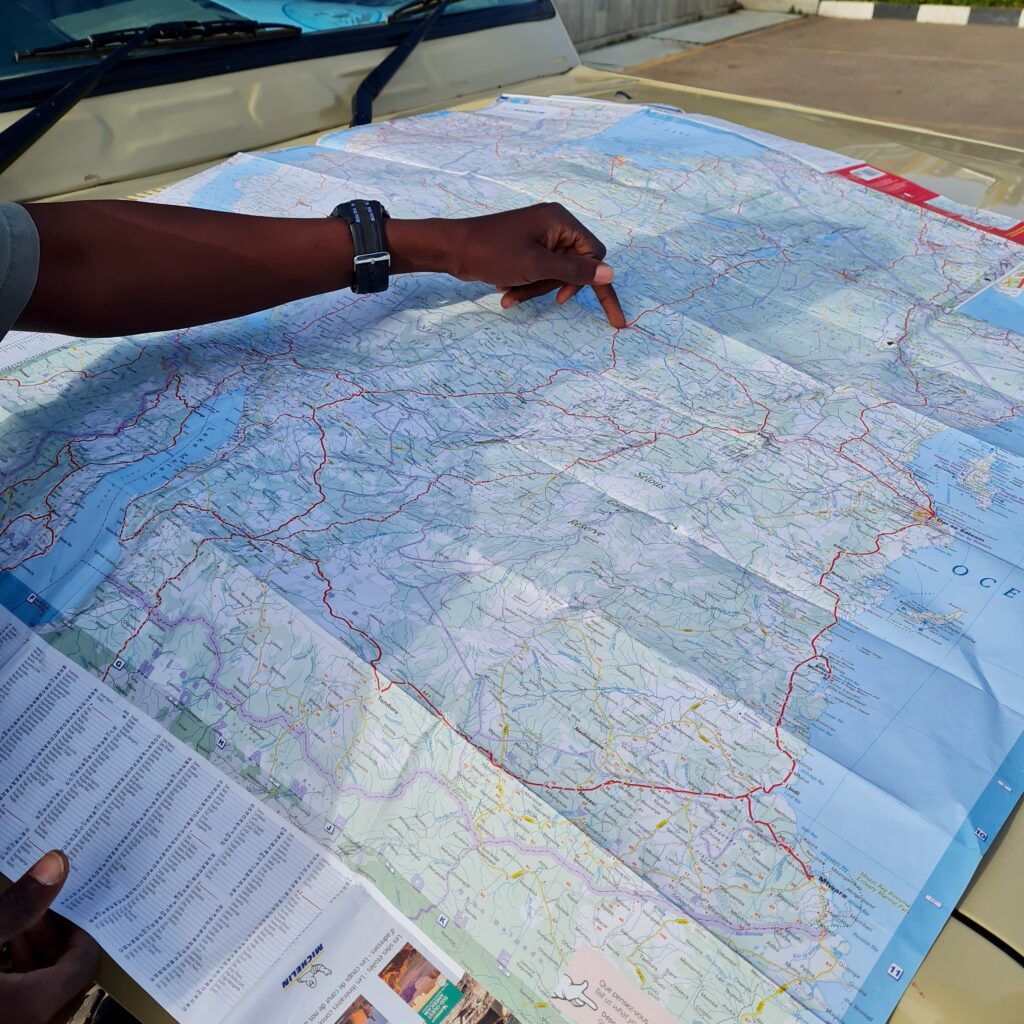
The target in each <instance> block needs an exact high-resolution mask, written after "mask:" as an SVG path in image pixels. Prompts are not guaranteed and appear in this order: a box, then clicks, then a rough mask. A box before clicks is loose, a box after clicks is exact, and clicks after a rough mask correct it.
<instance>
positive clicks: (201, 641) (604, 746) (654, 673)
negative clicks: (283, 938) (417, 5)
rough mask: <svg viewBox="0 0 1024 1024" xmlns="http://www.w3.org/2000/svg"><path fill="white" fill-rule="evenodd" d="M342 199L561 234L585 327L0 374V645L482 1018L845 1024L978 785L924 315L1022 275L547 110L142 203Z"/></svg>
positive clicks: (998, 738)
mask: <svg viewBox="0 0 1024 1024" xmlns="http://www.w3.org/2000/svg"><path fill="white" fill-rule="evenodd" d="M363 194H373V195H379V196H380V198H382V199H383V200H384V201H385V205H387V206H388V208H389V209H391V211H392V213H393V214H395V215H396V216H412V215H416V216H425V215H431V214H433V215H439V216H440V215H444V216H452V215H472V214H477V213H483V212H488V211H492V210H498V209H504V208H508V207H512V206H519V205H524V204H525V203H528V202H536V201H558V202H563V203H565V204H566V205H567V206H568V207H569V208H570V209H572V210H573V212H575V213H576V214H577V215H579V216H580V217H581V219H583V220H584V221H585V222H587V223H590V224H592V225H593V226H594V227H595V230H596V231H597V233H598V234H599V235H600V236H601V237H602V239H603V240H605V241H606V242H607V243H608V246H609V250H610V255H609V260H610V261H611V262H613V264H614V266H615V267H616V270H617V280H616V285H617V287H618V288H619V291H620V295H621V297H622V298H623V303H624V305H625V306H626V310H627V316H628V317H629V318H630V324H629V326H628V327H627V328H625V329H624V330H621V331H612V330H611V329H610V328H608V327H607V325H606V324H604V323H603V322H602V319H601V317H600V315H599V313H598V311H596V310H595V307H594V304H593V302H592V301H591V300H589V299H588V298H584V300H583V302H582V303H573V304H571V305H569V306H566V307H564V308H558V307H554V306H547V305H543V300H542V301H541V302H537V303H531V304H529V305H527V306H525V307H521V308H519V309H517V310H515V311H514V312H512V313H510V314H502V313H500V311H499V310H498V300H497V296H495V295H493V294H492V295H488V294H486V293H484V292H483V290H482V289H481V288H480V287H479V286H474V285H461V284H457V283H452V282H450V281H444V282H443V283H442V282H441V281H439V280H436V279H433V278H430V277H415V278H406V279H402V280H399V281H398V282H396V285H395V287H394V289H393V290H392V292H391V293H390V294H388V295H387V296H385V297H383V298H375V297H371V298H367V297H355V296H350V295H348V294H345V295H333V296H326V297H321V298H318V299H311V300H307V301H304V302H301V303H294V304H292V305H290V306H288V307H284V308H282V309H280V310H276V311H273V312H271V313H268V314H265V315H262V316H257V317H249V318H246V319H244V320H238V321H231V322H228V323H225V324H218V325H213V326H210V327H206V328H197V329H193V330H190V331H188V332H182V333H180V334H175V333H171V334H167V335H161V336H158V337H153V338H148V339H118V340H113V341H97V342H79V343H75V344H73V345H71V346H70V347H66V348H63V349H61V350H59V351H55V352H51V353H49V354H46V355H43V356H41V357H40V358H38V359H36V360H33V361H30V362H27V363H24V364H22V365H21V366H20V367H18V368H16V369H13V370H9V371H6V373H5V374H4V376H3V378H2V379H0V417H3V419H2V421H0V465H2V467H3V470H2V472H3V480H4V483H5V487H6V490H5V491H4V505H3V507H2V508H0V516H2V518H0V569H3V570H4V573H3V574H2V575H0V601H2V602H3V603H4V604H5V605H6V606H7V607H8V608H10V609H11V610H12V611H14V612H15V614H17V615H18V616H19V617H20V618H21V619H22V621H24V622H27V623H28V624H30V625H32V626H33V627H35V628H36V630H37V631H38V632H40V633H41V634H42V635H43V636H44V637H45V638H46V639H48V640H49V642H50V643H52V644H53V645H54V646H56V647H57V648H58V649H60V650H61V651H63V652H64V653H66V654H68V655H69V656H70V657H71V658H73V659H74V660H75V661H77V662H78V663H79V664H82V665H84V666H85V667H87V668H89V669H91V670H92V671H93V672H94V673H95V674H96V675H97V676H99V677H101V678H102V679H104V680H105V681H106V682H107V683H108V684H109V685H111V686H112V687H114V688H116V689H117V690H118V691H119V692H121V693H123V694H125V695H126V696H127V697H128V699H129V700H130V701H131V702H132V703H133V704H134V705H135V706H136V707H137V708H139V709H140V710H142V711H143V712H145V713H146V714H148V715H150V716H152V717H153V718H154V719H156V720H157V721H159V722H161V723H162V724H163V725H164V726H165V727H167V728H168V729H169V730H171V731H172V732H173V733H174V734H175V735H177V736H179V737H180V738H183V739H185V740H186V742H189V743H190V744H191V745H193V746H194V747H195V748H196V749H197V750H199V751H200V752H201V753H203V754H205V755H206V756H207V757H209V758H210V759H211V760H212V761H213V762H214V763H216V764H218V765H219V766H220V767H221V768H222V770H224V771H225V772H226V773H228V774H229V775H231V776H232V777H234V778H236V779H238V780H239V781H241V782H242V783H243V785H246V786H247V787H249V788H250V790H253V791H258V792H260V793H261V794H262V795H263V796H264V797H265V798H266V799H267V800H269V801H271V802H272V803H273V805H274V806H275V807H276V808H277V809H278V810H279V811H281V812H283V813H284V814H286V815H287V816H288V817H290V818H291V820H292V821H293V822H295V823H296V824H298V825H299V826H300V827H301V828H303V829H304V830H305V831H306V832H308V833H309V834H310V835H313V836H315V837H316V838H317V840H318V841H319V842H321V843H323V844H325V845H326V846H328V847H329V848H331V849H333V850H335V851H336V852H338V853H339V854H341V855H342V856H343V857H344V858H345V860H346V861H347V862H348V863H349V864H350V865H351V866H353V867H354V868H355V869H356V870H358V871H360V872H362V873H363V874H365V875H366V876H367V877H369V878H370V879H372V881H373V882H374V883H375V884H376V885H377V886H379V887H380V888H381V889H383V891H384V892H385V894H386V895H387V896H388V897H389V898H390V899H392V900H393V901H394V902H395V903H396V904H397V905H398V906H399V907H401V908H402V909H403V910H404V911H405V912H406V913H407V914H408V915H409V916H410V917H411V918H412V919H413V920H414V921H416V923H417V924H418V925H419V926H420V927H422V928H423V929H424V930H425V931H427V932H428V933H429V934H430V935H431V936H432V937H433V938H434V939H435V940H436V941H437V942H438V943H439V945H441V946H442V948H444V949H445V950H446V951H448V952H449V953H450V954H451V955H452V956H454V957H455V958H456V959H458V960H459V961H461V962H462V963H464V964H465V965H466V967H467V968H468V969H469V971H470V972H471V973H472V974H473V975H474V976H475V977H476V978H477V979H478V980H479V981H480V982H482V983H483V984H484V985H485V986H486V987H487V988H488V989H489V990H490V991H491V992H493V993H494V995H495V996H497V997H498V998H500V999H501V1000H502V1002H504V1003H505V1004H506V1005H509V1006H511V1007H512V1008H513V1009H514V1010H515V1011H516V1013H517V1014H518V1015H520V1016H521V1017H522V1018H523V1019H524V1020H537V1021H543V1020H557V1019H559V1015H558V1013H557V1012H556V1011H562V1012H565V1013H567V1014H569V1015H570V1016H572V1018H573V1019H574V1020H579V1021H583V1020H587V1019H589V1018H588V1017H587V1016H586V1015H587V1013H590V1012H593V1011H592V1010H591V1007H590V1004H591V1003H592V1002H593V999H592V998H591V997H592V996H593V993H594V991H595V989H596V987H597V982H598V979H597V978H595V977H593V973H594V972H595V971H596V970H601V971H603V972H604V975H605V977H606V978H613V979H614V984H613V986H612V987H613V988H616V989H617V990H619V991H623V992H626V991H628V992H634V991H635V992H636V993H639V995H638V996H637V1000H638V1002H639V998H640V996H642V995H643V994H646V996H648V997H650V998H652V999H653V1000H654V1001H655V1002H656V1003H657V1004H660V1006H661V1007H663V1008H664V1009H665V1010H666V1011H667V1012H668V1013H669V1014H670V1015H671V1016H672V1017H675V1018H678V1019H680V1020H694V1021H712V1020H715V1021H717V1020H720V1019H723V1018H730V1019H737V1020H740V1021H755V1020H757V1021H808V1022H809V1021H812V1020H814V1019H816V1018H817V1019H822V1020H825V1021H841V1020H857V1021H862V1020H867V1021H883V1020H885V1018H886V1017H887V1016H888V1014H889V1012H890V1011H891V1009H892V1007H893V1006H894V1005H895V1002H896V1001H897V999H898V998H899V995H900V994H901V992H902V991H903V989H904V988H905V987H906V985H907V984H908V983H909V980H910V977H911V976H912V974H913V971H914V969H915V968H916V967H917V965H918V964H919V963H920V961H921V959H922V958H923V956H924V954H925V952H926V951H927V949H928V947H929V945H930V943H931V942H932V941H933V939H934V937H935V935H936V934H937V933H938V930H939V928H940V927H941V925H942V923H943V922H944V920H945V918H946V916H947V915H948V913H949V911H950V910H951V909H952V908H953V906H954V905H955V903H956V901H957V899H958V898H959V896H960V894H961V893H962V891H963V888H964V886H965V885H966V883H967V881H968V880H969V878H970V875H971V873H972V872H973V870H974V868H975V866H976V864H977V862H978V859H979V857H980V856H981V854H982V853H983V851H984V849H985V848H986V845H987V843H988V842H989V841H990V839H991V838H992V837H993V836H994V835H995V832H996V831H997V830H998V828H999V826H1000V825H1001V824H1002V822H1003V821H1004V820H1005V818H1006V816H1007V815H1008V814H1009V812H1010V811H1011V810H1012V808H1013V806H1014V804H1015V801H1016V798H1017V794H1018V793H1019V791H1020V787H1021V785H1022V784H1024V770H1022V764H1024V744H1022V743H1021V739H1020V738H1021V735H1022V732H1024V717H1022V712H1024V691H1022V689H1021V686H1020V675H1019V664H1020V653H1021V652H1020V649H1019V648H1020V643H1021V640H1020V638H1021V637H1022V636H1024V631H1022V630H1021V618H1022V611H1021V609H1022V608H1024V573H1022V572H1021V570H1020V568H1019V565H1020V562H1021V560H1022V557H1024V550H1022V548H1024V535H1022V534H1021V531H1020V530H1019V527H1018V525H1017V524H1018V523H1019V515H1020V513H1019V509H1020V503H1021V500H1022V498H1024V421H1022V419H1021V418H1020V416H1019V409H1020V406H1021V402H1022V395H1024V347H1022V346H1024V337H1022V336H1021V335H1019V334H1016V333H1014V332H1013V331H1012V330H1009V329H1007V327H1006V326H1005V325H1004V326H996V325H995V324H989V323H986V322H984V321H983V320H979V319H975V318H973V317H971V316H968V315H965V314H964V313H962V312H957V307H958V306H960V305H961V304H963V303H964V302H965V301H967V300H968V299H969V298H970V297H971V296H972V295H974V294H975V293H977V292H980V291H981V290H982V289H984V288H985V287H986V285H987V284H988V283H989V282H991V281H996V280H1000V279H1003V278H1005V276H1006V275H1007V274H1008V273H1010V272H1011V271H1012V269H1013V267H1014V266H1015V265H1016V264H1017V263H1019V262H1020V260H1021V253H1022V250H1021V249H1020V247H1019V246H1017V245H1015V244H1014V243H1012V242H1008V241H1006V240H1003V239H1000V238H997V237H994V236H992V235H989V234H985V233H983V232H981V231H978V230H975V229H973V228H970V227H967V226H965V225H963V224H960V223H957V222H955V221H952V220H948V219H945V218H943V217H940V216H937V215H935V214H933V213H930V212H928V211H926V210H922V209H919V208H915V207H911V206H909V205H905V204H901V203H900V202H898V201H896V200H894V199H891V198H889V197H887V196H884V195H879V194H877V193H875V192H871V191H869V190H868V189H865V188H863V187H861V186H860V185H858V184H856V183H854V182H850V181H847V180H845V179H843V178H839V177H836V176H832V175H826V174H823V173H820V172H819V171H817V170H815V169H813V168H811V167H808V166H807V165H805V164H804V163H801V162H799V161H798V160H795V159H793V158H792V157H791V156H789V155H786V154H784V153H779V152H776V151H774V150H773V149H771V148H769V147H768V146H766V145H764V144H761V143H760V142H758V141H755V140H752V139H749V138H744V137H743V136H741V135H738V134H735V133H732V132H729V131H726V130H723V129H722V128H720V127H717V126H710V125H708V124H702V123H699V122H698V121H694V120H691V119H688V118H686V117H685V116H684V115H681V114H679V113H676V112H669V111H664V110H660V109H639V110H638V109H637V108H635V107H626V106H620V105H613V104H607V105H605V104H597V103H589V102H586V101H569V100H565V101H558V100H555V101H552V100H545V101H534V100H525V99H521V98H514V97H510V98H505V99H504V100H502V101H501V102H499V103H498V104H496V105H495V106H494V107H492V108H490V109H488V110H486V111H481V112H474V113H466V114H456V113H447V114H441V115H432V116H428V117H421V118H415V119H407V120H403V121H400V122H395V123H385V124H381V125H375V126H371V127H368V128H365V129H361V130H359V131H355V132H347V133H343V134H340V135H337V136H334V137H328V138H326V139H323V140H321V143H320V144H319V145H318V146H315V147H308V148H305V149H299V150H288V151H284V152H282V153H278V154H269V155H267V154H265V155H261V156H248V155H245V156H239V157H236V158H234V159H233V160H231V161H228V162H227V163H226V164H224V165H222V166H220V167H218V168H214V169H212V170H211V171H208V172H205V173H204V174H202V175H199V176H198V177H196V178H193V179H190V180H189V181H187V182H185V183H182V184H181V185H179V186H175V187H174V188H172V189H171V190H169V191H167V192H165V193H164V194H163V195H162V196H161V197H160V200H161V201H164V202H178V203H189V204H193V205H198V206H206V207H213V208H220V209H232V210H239V211H244V212H250V213H265V214H280V215H290V216H302V215H306V216H318V215H322V214H323V213H324V212H325V211H327V210H329V209H330V208H331V207H332V206H333V205H334V204H335V203H336V202H339V201H341V200H342V199H344V198H349V197H351V196H353V195H363ZM588 974H589V975H590V977H589V983H590V984H589V989H588V988H586V987H582V988H581V986H582V985H583V982H584V981H587V980H588V977H587V975H588ZM588 992H589V994H588Z"/></svg>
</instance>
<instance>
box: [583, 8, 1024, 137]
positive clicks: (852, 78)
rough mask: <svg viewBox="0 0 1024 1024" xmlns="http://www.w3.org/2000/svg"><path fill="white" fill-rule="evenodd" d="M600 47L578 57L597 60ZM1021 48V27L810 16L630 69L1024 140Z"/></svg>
mask: <svg viewBox="0 0 1024 1024" xmlns="http://www.w3.org/2000/svg"><path fill="white" fill-rule="evenodd" d="M728 17H731V16H726V18H719V19H714V21H709V22H705V23H700V24H706V25H713V24H715V22H725V21H727V19H728ZM627 45H628V44H627ZM610 49H613V48H609V50H610ZM607 52H608V51H602V50H597V51H594V52H593V53H590V54H586V55H585V58H584V59H585V60H586V61H587V63H592V62H593V63H594V64H595V66H601V65H600V63H599V62H600V61H601V60H602V59H603V57H602V55H603V54H605V53H607ZM1022 53H1024V29H1012V28H995V27H989V26H984V25H968V26H965V27H952V26H946V25H922V24H917V23H914V22H900V21H893V20H882V21H841V20H836V19H830V18H817V17H812V18H804V19H800V20H795V19H794V20H788V21H786V22H783V23H780V24H777V25H774V26H772V27H769V28H765V29H762V30H760V31H754V32H749V33H748V34H745V35H737V36H735V37H733V38H727V39H724V40H722V41H719V42H713V43H710V44H709V45H704V46H696V47H694V48H692V49H687V50H685V51H683V52H680V53H677V54H674V55H673V54H669V55H664V56H658V57H657V59H654V60H647V62H645V63H640V62H639V61H638V62H637V63H636V64H635V65H634V66H631V67H629V71H630V72H631V73H634V74H640V75H643V76H644V77H647V78H653V79H657V80H659V81H663V82H678V83H682V84H685V85H692V86H699V87H701V88H705V89H716V90H720V91H722V92H731V93H738V94H740V95H743V96H755V97H759V98H763V99H773V100H783V101H786V102H789V103H798V104H802V105H804V106H809V107H819V108H822V109H824V110H835V111H840V112H842V113H847V114H855V115H858V116H860V117H868V118H875V119H878V120H881V121H893V122H897V123H900V124H907V125H912V126H914V127H918V128H930V129H932V130H933V131H939V132H944V133H947V134H950V135H962V136H966V137H968V138H973V139H981V140H984V141H988V142H996V143H1000V144H1002V145H1005V146H1016V147H1020V148H1024V106H1022V105H1021V103H1020V97H1021V95H1024V56H1022Z"/></svg>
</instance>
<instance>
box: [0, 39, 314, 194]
mask: <svg viewBox="0 0 1024 1024" xmlns="http://www.w3.org/2000/svg"><path fill="white" fill-rule="evenodd" d="M300 31H301V30H300V29H298V28H296V27H295V26H294V25H269V24H263V23H261V22H258V21H208V22H201V21H163V22H157V23H156V24H155V25H145V26H142V27H140V28H137V29H124V30H120V31H116V32H99V33H97V34H96V35H95V36H89V37H86V38H85V39H72V40H69V41H68V42H66V43H58V44H57V45H56V46H44V47H40V48H39V49H36V50H28V51H25V52H24V53H17V54H15V59H16V60H19V61H22V60H33V59H38V60H41V59H44V58H52V57H61V56H78V55H80V54H82V53H102V52H103V51H104V50H110V52H109V53H108V54H107V55H106V56H105V57H104V58H103V59H102V60H101V61H100V62H99V63H98V64H94V65H92V66H91V67H87V68H85V69H84V70H83V71H82V72H81V73H80V74H78V75H76V76H75V77H74V78H72V79H71V81H70V82H67V83H66V84H65V85H64V86H62V87H61V88H60V89H58V90H57V92H55V93H54V94H53V95H52V96H49V97H47V98H46V99H45V100H43V101H42V103H39V104H38V105H37V106H35V107H33V108H32V109H31V110H30V111H29V112H28V113H27V114H26V115H25V116H24V117H22V118H20V119H19V120H17V121H15V122H14V124H12V125H11V126H10V127H9V128H6V129H5V130H4V131H3V132H0V174H2V173H3V172H4V171H6V170H7V168H8V167H10V166H11V164H13V163H14V161H15V160H17V159H18V157H20V156H21V155H22V153H24V152H25V150H26V149H28V148H29V146H31V145H32V144H33V143H34V142H36V140H37V139H39V137H40V136H42V135H44V134H45V133H46V132H47V131H49V130H50V128H52V127H53V126H54V125H55V124H56V123H57V122H58V121H59V120H60V119H61V118H62V117H63V116H64V115H65V114H66V113H67V112H68V111H69V110H70V109H71V108H72V107H73V106H74V105H75V104H76V103H77V102H78V101H79V100H81V99H84V98H85V97H86V96H88V95H89V93H91V92H92V91H93V89H95V88H96V86H97V85H98V84H99V83H100V81H101V80H102V79H103V78H104V77H105V76H106V75H107V74H108V73H109V72H110V71H112V70H113V69H114V68H115V67H116V66H117V65H118V64H120V63H121V61H123V60H124V59H125V57H127V56H128V55H129V54H131V53H134V52H135V51H136V50H140V49H142V48H143V47H146V46H171V45H173V46H190V45H207V44H213V43H220V42H224V41H225V40H230V39H234V40H236V41H237V42H257V41H260V40H263V39H268V38H270V39H275V38H280V37H282V36H293V35H296V34H297V33H299V32H300Z"/></svg>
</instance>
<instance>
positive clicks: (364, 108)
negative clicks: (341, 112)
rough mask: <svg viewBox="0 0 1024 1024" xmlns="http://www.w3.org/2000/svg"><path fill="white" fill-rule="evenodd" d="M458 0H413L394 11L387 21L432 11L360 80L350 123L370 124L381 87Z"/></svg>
mask: <svg viewBox="0 0 1024 1024" xmlns="http://www.w3.org/2000/svg"><path fill="white" fill-rule="evenodd" d="M458 2H459V0H411V2H410V3H407V4H403V5H402V6H401V7H399V8H398V9H397V10H396V11H393V12H392V13H391V17H390V18H388V24H389V25H390V24H392V23H393V22H396V21H404V20H406V19H407V18H412V17H414V16H415V15H417V14H424V13H426V12H427V11H430V16H429V17H427V18H424V19H423V21H421V22H419V24H418V25H417V26H416V27H415V28H414V29H413V30H412V31H411V32H410V33H409V34H408V35H407V36H406V37H405V38H404V39H403V40H402V41H401V42H400V43H399V44H398V45H397V46H396V47H395V48H394V49H393V50H392V51H391V52H390V53H389V54H388V55H387V56H386V57H385V58H384V59H383V60H382V61H381V62H380V63H379V64H378V65H377V66H376V67H375V68H374V69H373V70H372V71H371V72H370V73H369V74H368V75H367V76H366V77H365V78H364V79H363V80H362V81H361V82H360V83H359V88H358V89H356V93H355V95H354V96H353V97H352V122H351V127H353V128H354V127H356V126H357V125H361V124H369V123H370V122H371V121H372V120H373V101H374V100H375V99H376V98H377V97H378V96H379V95H380V93H381V90H382V89H383V88H384V86H385V85H387V84H388V82H390V81H391V79H392V78H394V75H395V72H396V71H397V70H398V69H399V68H400V67H401V66H402V65H403V64H404V63H405V60H406V58H407V57H408V56H409V54H410V53H412V51H413V50H415V49H416V47H417V46H419V45H420V43H422V42H423V40H424V39H426V37H427V36H428V35H429V34H430V32H431V30H432V29H433V27H434V26H435V25H436V24H437V23H438V21H440V19H441V15H443V14H444V12H445V11H446V10H447V9H448V6H449V5H450V4H454V3H458Z"/></svg>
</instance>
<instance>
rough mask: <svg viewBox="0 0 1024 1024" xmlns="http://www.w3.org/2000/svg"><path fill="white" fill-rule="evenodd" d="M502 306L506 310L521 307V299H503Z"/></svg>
mask: <svg viewBox="0 0 1024 1024" xmlns="http://www.w3.org/2000/svg"><path fill="white" fill-rule="evenodd" d="M501 305H502V307H503V308H504V309H511V308H512V307H513V306H518V305H519V299H502V300H501Z"/></svg>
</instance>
